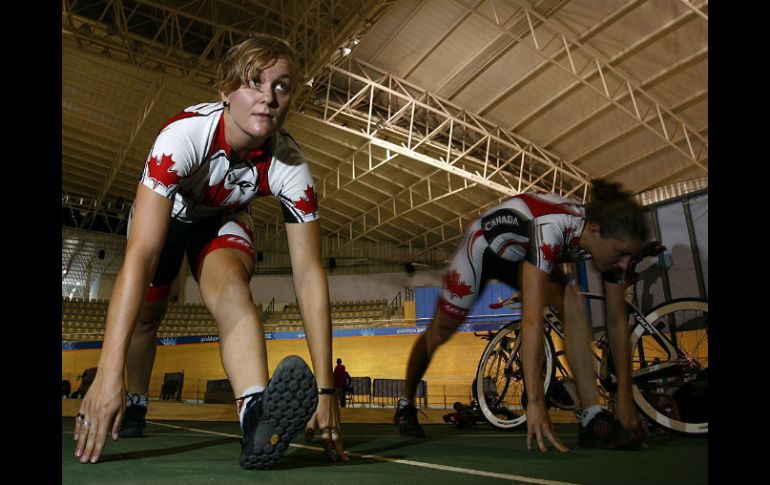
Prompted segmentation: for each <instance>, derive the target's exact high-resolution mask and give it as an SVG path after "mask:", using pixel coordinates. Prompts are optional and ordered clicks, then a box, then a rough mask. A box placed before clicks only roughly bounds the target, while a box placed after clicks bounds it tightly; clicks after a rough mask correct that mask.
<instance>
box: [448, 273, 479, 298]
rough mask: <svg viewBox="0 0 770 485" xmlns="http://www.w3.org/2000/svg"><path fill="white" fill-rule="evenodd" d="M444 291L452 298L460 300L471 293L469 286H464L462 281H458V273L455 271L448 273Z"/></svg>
mask: <svg viewBox="0 0 770 485" xmlns="http://www.w3.org/2000/svg"><path fill="white" fill-rule="evenodd" d="M446 289H447V291H449V294H450V296H451V297H452V298H454V297H458V298H462V297H464V296H467V295H470V294H472V293H473V291H472V290H471V285H466V284H465V282H464V281H460V273H458V272H457V271H455V270H452V271H450V272H449V275H448V276H447V278H446Z"/></svg>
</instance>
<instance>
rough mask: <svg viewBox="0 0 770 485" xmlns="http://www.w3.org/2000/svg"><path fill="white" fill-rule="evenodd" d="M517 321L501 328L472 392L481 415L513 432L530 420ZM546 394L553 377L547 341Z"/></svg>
mask: <svg viewBox="0 0 770 485" xmlns="http://www.w3.org/2000/svg"><path fill="white" fill-rule="evenodd" d="M517 327H518V322H517V323H515V324H509V325H507V326H505V327H503V328H501V329H500V330H499V331H498V332H497V334H496V335H495V337H494V338H493V339H492V340H490V341H489V343H488V344H487V346H486V347H485V348H484V352H483V353H482V354H481V359H480V360H479V365H478V368H477V370H476V380H475V386H474V389H473V393H474V397H475V398H476V400H477V402H478V404H479V408H480V409H481V412H482V413H483V414H484V417H485V418H486V419H487V421H489V423H490V424H491V425H492V426H494V427H496V428H499V429H505V430H509V429H513V428H516V427H518V426H521V425H522V424H523V423H524V422H526V420H527V415H526V403H524V402H522V401H523V400H524V372H523V370H522V368H521V357H520V354H519V350H520V348H521V332H518V331H517ZM543 345H544V352H545V355H544V357H545V358H544V367H543V386H544V392H547V391H548V384H549V383H550V382H551V377H552V375H553V354H554V352H553V343H551V341H550V340H549V338H548V337H545V341H544V344H543Z"/></svg>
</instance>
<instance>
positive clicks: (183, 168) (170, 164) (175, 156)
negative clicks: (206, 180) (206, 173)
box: [140, 123, 200, 199]
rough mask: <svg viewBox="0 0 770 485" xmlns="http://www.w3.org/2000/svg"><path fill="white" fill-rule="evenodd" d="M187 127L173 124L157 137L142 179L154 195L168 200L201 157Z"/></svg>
mask: <svg viewBox="0 0 770 485" xmlns="http://www.w3.org/2000/svg"><path fill="white" fill-rule="evenodd" d="M186 128H187V126H186V124H185V123H172V124H170V125H168V126H167V127H166V128H164V129H163V130H162V131H161V132H160V133H159V134H158V137H157V138H156V139H155V143H154V144H153V146H152V148H151V149H150V153H149V155H148V156H147V160H146V161H145V164H144V170H143V171H142V176H141V179H140V180H141V183H142V184H143V185H145V186H146V187H148V188H150V189H151V190H152V191H153V192H155V193H157V194H159V195H161V196H163V197H166V198H169V199H170V198H172V197H173V196H174V194H175V193H176V192H177V191H178V190H179V187H180V183H181V181H182V179H183V178H184V177H186V176H188V175H189V174H190V173H192V169H193V166H194V163H195V160H196V159H199V158H200V157H199V156H198V155H199V154H197V153H196V150H195V146H194V143H193V141H192V139H191V137H190V136H189V134H188V133H187V131H188V130H187V129H186Z"/></svg>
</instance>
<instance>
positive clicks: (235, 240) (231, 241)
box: [194, 234, 254, 280]
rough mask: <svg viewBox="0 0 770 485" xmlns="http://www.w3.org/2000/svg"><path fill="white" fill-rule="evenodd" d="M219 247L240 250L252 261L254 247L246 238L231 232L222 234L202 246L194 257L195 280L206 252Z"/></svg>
mask: <svg viewBox="0 0 770 485" xmlns="http://www.w3.org/2000/svg"><path fill="white" fill-rule="evenodd" d="M220 248H228V249H238V250H240V251H243V252H244V253H246V254H248V255H249V257H250V258H251V260H252V263H253V262H254V249H253V248H252V247H251V244H249V242H248V241H247V240H245V239H243V238H242V237H240V236H234V235H232V234H224V235H222V236H219V237H217V238H216V239H213V240H212V241H211V242H210V243H208V244H207V245H206V246H204V248H203V249H202V250H201V252H200V253H198V257H197V258H196V261H195V275H194V276H195V279H196V280H198V278H200V275H201V266H202V265H203V259H204V258H205V257H206V255H207V254H209V253H211V252H212V251H214V250H216V249H220Z"/></svg>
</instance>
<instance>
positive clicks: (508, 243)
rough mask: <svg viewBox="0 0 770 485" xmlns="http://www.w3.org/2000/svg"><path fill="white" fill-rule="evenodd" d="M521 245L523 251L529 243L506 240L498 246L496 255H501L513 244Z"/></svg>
mask: <svg viewBox="0 0 770 485" xmlns="http://www.w3.org/2000/svg"><path fill="white" fill-rule="evenodd" d="M514 244H515V245H517V246H521V248H522V249H524V250H525V251H526V250H527V249H528V248H529V243H525V242H519V241H506V242H505V243H504V244H503V245H502V246H500V249H498V250H497V255H498V256H502V255H503V253H504V252H505V250H506V249H508V248H509V247H511V246H513V245H514Z"/></svg>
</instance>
